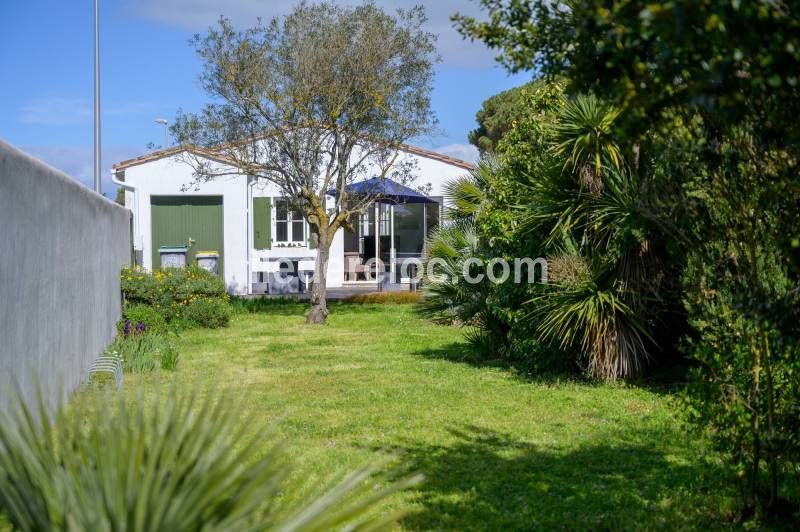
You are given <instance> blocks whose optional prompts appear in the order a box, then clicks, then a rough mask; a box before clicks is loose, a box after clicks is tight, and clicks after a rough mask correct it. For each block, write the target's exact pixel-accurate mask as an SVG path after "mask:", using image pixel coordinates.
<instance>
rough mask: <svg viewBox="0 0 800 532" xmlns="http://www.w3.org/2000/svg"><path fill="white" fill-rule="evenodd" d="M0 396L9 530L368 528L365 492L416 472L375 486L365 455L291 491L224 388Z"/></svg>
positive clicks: (0, 500)
mask: <svg viewBox="0 0 800 532" xmlns="http://www.w3.org/2000/svg"><path fill="white" fill-rule="evenodd" d="M39 397H41V394H40V395H39ZM126 397H128V399H126ZM5 399H9V401H8V402H7V404H8V408H3V409H2V410H0V478H2V482H0V510H2V512H4V513H5V514H6V516H7V517H8V519H9V520H10V521H11V523H12V524H13V526H14V527H15V528H16V529H19V530H131V529H133V530H175V531H182V530H201V529H202V530H334V529H336V530H345V529H347V530H351V529H357V528H358V529H360V527H363V528H369V529H373V528H374V527H375V526H378V525H380V524H381V522H383V523H384V524H385V520H386V518H385V517H384V516H380V515H379V512H375V511H373V509H374V507H375V503H376V502H377V501H379V500H381V499H383V498H384V497H386V496H387V495H390V494H391V493H394V492H396V491H398V490H399V489H403V488H405V487H406V486H409V485H411V484H413V483H415V482H417V480H418V479H416V478H414V477H412V478H409V479H407V480H403V481H400V482H397V483H394V484H392V485H390V486H389V487H388V488H386V489H383V490H380V491H378V492H375V491H374V490H373V489H372V488H373V485H374V483H372V482H366V481H367V479H368V478H369V477H370V476H371V474H372V472H374V471H375V468H374V467H364V468H361V469H359V470H357V471H356V472H354V473H352V474H350V475H348V476H347V477H346V478H344V479H342V482H340V483H336V484H331V485H330V486H333V487H329V488H321V489H318V490H311V491H310V492H307V493H303V494H302V495H299V496H293V495H294V494H292V493H291V489H292V488H291V487H290V486H289V485H288V484H287V482H286V479H287V477H288V474H289V472H290V469H291V468H290V465H289V462H288V460H287V459H286V457H285V456H284V454H283V453H282V452H281V448H282V446H281V445H279V444H277V443H275V444H273V445H272V446H271V447H268V450H267V452H264V442H265V441H267V442H269V441H275V437H274V433H273V432H272V431H270V430H267V429H266V427H263V426H259V425H258V424H257V423H256V420H257V419H258V418H257V417H256V416H254V415H250V414H248V413H247V412H245V413H244V415H243V413H242V409H241V404H242V403H241V401H240V400H238V399H237V398H233V397H230V396H226V395H225V394H224V393H222V394H221V393H217V392H215V393H209V394H206V395H205V396H201V395H200V394H199V393H198V392H196V391H194V390H188V391H183V390H179V389H177V388H173V389H170V390H168V393H159V394H158V395H157V397H156V398H155V400H154V401H152V402H145V401H143V400H142V393H139V394H134V396H133V398H132V399H131V398H130V394H123V393H119V394H114V393H113V392H111V391H108V390H107V391H105V392H95V393H89V392H87V393H84V394H79V395H78V396H76V397H75V398H74V399H73V401H72V402H71V404H70V407H69V408H66V407H63V406H62V407H59V408H57V409H56V411H55V412H54V413H52V414H50V410H48V409H47V408H46V407H45V406H44V405H43V400H41V399H40V401H39V405H36V406H34V407H33V408H30V407H28V406H27V405H26V404H25V401H24V400H23V399H22V398H21V396H20V395H19V394H17V395H16V396H12V397H7V398H5ZM37 407H38V408H37ZM32 410H35V413H34V411H32ZM287 495H288V496H287ZM370 525H371V526H370Z"/></svg>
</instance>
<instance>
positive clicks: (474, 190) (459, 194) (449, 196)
mask: <svg viewBox="0 0 800 532" xmlns="http://www.w3.org/2000/svg"><path fill="white" fill-rule="evenodd" d="M501 166H502V164H501V162H500V160H499V159H497V158H496V157H494V156H491V155H488V156H486V157H484V158H483V159H481V161H480V162H479V163H478V165H477V166H476V167H475V168H473V169H472V170H470V171H469V173H468V174H467V175H465V176H463V177H460V178H458V179H454V180H451V181H448V182H447V183H445V185H444V197H445V200H446V201H447V203H448V204H449V205H450V207H449V210H448V217H449V218H450V219H451V220H464V219H467V218H470V219H474V218H475V217H476V216H478V215H479V214H480V213H481V211H482V209H483V207H484V205H485V204H486V202H487V200H488V196H487V193H488V190H489V187H490V186H491V183H492V182H493V180H494V179H495V176H496V175H497V173H498V172H499V171H500V169H501Z"/></svg>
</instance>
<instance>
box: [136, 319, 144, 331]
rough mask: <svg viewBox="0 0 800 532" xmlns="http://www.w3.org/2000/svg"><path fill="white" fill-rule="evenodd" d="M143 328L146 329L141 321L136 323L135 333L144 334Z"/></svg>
mask: <svg viewBox="0 0 800 532" xmlns="http://www.w3.org/2000/svg"><path fill="white" fill-rule="evenodd" d="M145 328H146V327H145V325H144V322H141V321H140V322H139V323H137V324H136V332H137V333H143V332H144V330H145Z"/></svg>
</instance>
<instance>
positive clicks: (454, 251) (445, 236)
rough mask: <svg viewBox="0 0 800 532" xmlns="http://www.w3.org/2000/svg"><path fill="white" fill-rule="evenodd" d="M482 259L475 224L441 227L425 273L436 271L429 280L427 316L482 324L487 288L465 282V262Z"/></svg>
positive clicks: (431, 245) (433, 238)
mask: <svg viewBox="0 0 800 532" xmlns="http://www.w3.org/2000/svg"><path fill="white" fill-rule="evenodd" d="M479 256H480V238H479V236H478V234H477V232H476V230H475V225H474V222H472V221H471V220H461V221H458V222H454V223H452V224H450V225H446V226H442V227H439V228H438V229H437V230H436V231H434V232H433V233H432V234H431V236H430V237H429V238H428V244H427V256H426V261H425V271H426V272H429V271H431V269H433V273H434V274H433V275H426V278H425V292H424V293H425V300H424V302H423V303H422V306H421V310H422V312H423V313H424V314H425V315H427V316H429V317H431V318H433V319H436V320H438V321H443V322H458V323H462V324H475V323H477V322H478V321H480V320H481V317H480V314H481V311H482V309H483V308H484V306H483V305H482V303H483V301H484V300H485V298H486V287H485V286H484V285H483V284H473V283H469V282H467V281H466V280H465V279H464V266H465V261H466V260H467V259H471V258H474V257H479ZM432 264H433V266H434V267H433V268H431V265H432Z"/></svg>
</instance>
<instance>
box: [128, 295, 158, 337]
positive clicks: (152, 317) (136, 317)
mask: <svg viewBox="0 0 800 532" xmlns="http://www.w3.org/2000/svg"><path fill="white" fill-rule="evenodd" d="M126 323H127V328H128V329H129V332H130V330H131V329H132V328H135V327H136V326H137V325H139V324H140V323H141V324H144V327H145V329H146V330H147V331H148V332H164V331H166V330H167V321H166V320H165V319H164V316H163V315H161V313H160V312H158V311H157V310H156V309H154V308H153V307H151V306H149V305H143V304H141V303H133V304H126V305H125V308H124V309H123V310H122V319H121V320H119V323H117V332H118V333H120V334H123V335H124V334H125V328H126Z"/></svg>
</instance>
